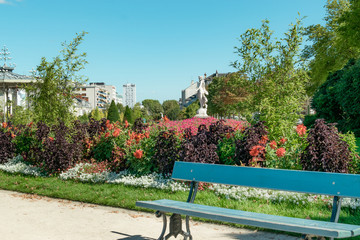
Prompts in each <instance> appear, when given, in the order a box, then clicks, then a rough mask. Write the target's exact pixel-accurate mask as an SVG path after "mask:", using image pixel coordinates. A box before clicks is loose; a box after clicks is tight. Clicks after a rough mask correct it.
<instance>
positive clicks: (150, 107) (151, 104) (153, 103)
mask: <svg viewBox="0 0 360 240" xmlns="http://www.w3.org/2000/svg"><path fill="white" fill-rule="evenodd" d="M142 105H143V106H144V108H145V109H146V111H147V114H148V115H149V116H150V117H151V118H152V119H154V120H157V119H160V118H161V113H163V112H164V110H163V108H162V106H161V104H160V102H159V100H153V99H145V100H143V101H142Z"/></svg>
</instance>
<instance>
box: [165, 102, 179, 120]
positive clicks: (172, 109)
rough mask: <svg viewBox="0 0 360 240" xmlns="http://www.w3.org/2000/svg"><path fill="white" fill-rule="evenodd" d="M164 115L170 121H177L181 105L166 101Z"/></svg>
mask: <svg viewBox="0 0 360 240" xmlns="http://www.w3.org/2000/svg"><path fill="white" fill-rule="evenodd" d="M162 107H163V109H164V115H165V116H167V117H168V118H169V119H170V120H173V121H174V120H177V119H178V116H179V114H180V105H179V102H178V101H176V100H166V101H164V102H163V104H162Z"/></svg>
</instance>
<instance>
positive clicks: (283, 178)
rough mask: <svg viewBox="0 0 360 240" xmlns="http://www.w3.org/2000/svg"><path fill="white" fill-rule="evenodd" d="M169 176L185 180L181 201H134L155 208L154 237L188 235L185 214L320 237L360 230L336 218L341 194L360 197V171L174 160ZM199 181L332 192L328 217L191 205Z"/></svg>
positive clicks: (355, 233)
mask: <svg viewBox="0 0 360 240" xmlns="http://www.w3.org/2000/svg"><path fill="white" fill-rule="evenodd" d="M172 178H173V179H176V180H182V181H191V185H190V192H189V196H188V199H187V201H186V202H181V201H173V200H168V199H162V200H155V201H138V202H136V206H138V207H143V208H149V209H153V210H156V216H157V217H161V216H162V217H163V229H162V232H161V234H160V237H159V238H158V239H160V240H162V239H168V238H169V237H171V236H174V237H177V235H179V234H180V235H182V236H184V239H192V235H191V232H190V226H189V217H190V216H192V217H200V218H206V219H212V220H218V221H224V222H230V223H237V224H243V225H249V226H255V227H260V228H267V229H274V230H280V231H286V232H295V233H300V234H303V235H302V236H303V238H309V236H322V237H319V238H320V239H324V237H329V238H331V239H333V238H346V237H353V236H357V235H360V226H358V225H351V224H343V223H338V219H339V214H340V210H341V199H342V198H343V197H350V198H360V175H355V174H340V173H325V172H309V171H294V170H281V169H266V168H252V167H237V166H227V165H215V164H201V163H189V162H176V163H175V166H174V169H173V174H172ZM199 182H206V183H216V184H227V185H235V186H245V187H253V188H263V189H273V190H282V191H290V192H300V193H309V194H318V195H329V196H334V199H333V209H332V215H331V219H330V221H329V222H326V221H316V220H310V219H301V218H293V217H284V216H275V215H268V214H263V213H254V212H246V211H241V210H234V209H226V208H219V207H214V206H205V205H199V204H195V203H194V200H195V196H196V192H197V188H198V184H199ZM165 213H173V215H172V216H171V217H170V224H169V225H170V229H169V230H170V231H169V234H167V235H166V236H165V237H164V235H165V232H166V228H167V219H166V215H165ZM181 215H185V216H186V220H185V221H186V232H184V231H183V230H182V226H181V225H182V221H181Z"/></svg>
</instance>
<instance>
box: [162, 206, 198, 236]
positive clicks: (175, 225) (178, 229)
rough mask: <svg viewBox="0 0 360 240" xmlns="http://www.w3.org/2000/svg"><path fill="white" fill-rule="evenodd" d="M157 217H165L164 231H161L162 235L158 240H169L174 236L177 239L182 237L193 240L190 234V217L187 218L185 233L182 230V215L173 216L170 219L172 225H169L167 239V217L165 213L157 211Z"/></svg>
mask: <svg viewBox="0 0 360 240" xmlns="http://www.w3.org/2000/svg"><path fill="white" fill-rule="evenodd" d="M155 214H156V217H161V216H162V217H163V229H162V231H161V234H160V236H159V238H158V240H166V239H169V238H170V237H172V236H174V237H175V238H176V237H177V235H179V234H180V235H182V236H183V237H184V240H187V239H189V240H192V236H191V234H190V226H189V217H188V216H186V231H187V232H184V231H183V230H182V220H181V215H180V214H175V213H174V214H173V215H171V217H170V223H169V234H167V235H166V236H165V237H164V235H165V232H166V227H167V220H166V215H165V213H163V212H160V211H157V212H156V213H155Z"/></svg>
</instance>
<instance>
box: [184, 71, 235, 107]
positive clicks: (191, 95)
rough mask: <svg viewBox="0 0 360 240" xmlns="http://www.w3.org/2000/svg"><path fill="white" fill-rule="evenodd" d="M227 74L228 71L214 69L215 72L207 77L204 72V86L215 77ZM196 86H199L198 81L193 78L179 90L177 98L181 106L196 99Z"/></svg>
mask: <svg viewBox="0 0 360 240" xmlns="http://www.w3.org/2000/svg"><path fill="white" fill-rule="evenodd" d="M228 74H229V73H218V71H216V72H215V73H213V74H211V75H210V76H208V77H206V74H205V84H206V87H207V86H209V84H210V83H211V82H212V80H213V79H214V78H215V77H225V76H226V75H228ZM198 88H199V82H198V81H196V82H195V81H194V80H192V81H191V84H190V86H189V87H187V88H185V89H184V90H182V91H181V98H180V100H179V102H180V107H181V108H184V107H187V106H189V105H190V104H192V103H193V102H195V101H196V100H197V99H198V97H197V89H198Z"/></svg>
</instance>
